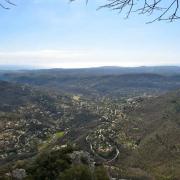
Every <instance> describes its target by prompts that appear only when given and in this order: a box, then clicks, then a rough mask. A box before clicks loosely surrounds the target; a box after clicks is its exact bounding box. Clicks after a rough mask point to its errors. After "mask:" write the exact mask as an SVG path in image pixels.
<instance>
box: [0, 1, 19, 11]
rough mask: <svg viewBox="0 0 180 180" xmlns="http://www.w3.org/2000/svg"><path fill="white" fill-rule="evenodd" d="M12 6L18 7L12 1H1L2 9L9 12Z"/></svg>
mask: <svg viewBox="0 0 180 180" xmlns="http://www.w3.org/2000/svg"><path fill="white" fill-rule="evenodd" d="M10 6H16V4H14V3H13V2H11V1H10V0H3V1H0V7H1V8H3V9H6V10H8V9H10Z"/></svg>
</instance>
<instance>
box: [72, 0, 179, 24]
mask: <svg viewBox="0 0 180 180" xmlns="http://www.w3.org/2000/svg"><path fill="white" fill-rule="evenodd" d="M70 1H75V0H70ZM104 1H106V2H105V3H104V5H102V6H100V7H99V8H98V10H99V9H102V8H109V9H111V10H116V11H118V12H120V13H121V12H122V11H126V15H125V17H126V18H128V17H129V16H130V15H131V14H132V13H138V14H141V15H148V16H151V15H152V16H154V17H155V18H154V19H153V20H152V21H150V22H149V23H152V22H155V21H161V20H165V21H170V22H172V21H174V20H177V19H180V12H179V1H180V0H104ZM86 2H88V0H86Z"/></svg>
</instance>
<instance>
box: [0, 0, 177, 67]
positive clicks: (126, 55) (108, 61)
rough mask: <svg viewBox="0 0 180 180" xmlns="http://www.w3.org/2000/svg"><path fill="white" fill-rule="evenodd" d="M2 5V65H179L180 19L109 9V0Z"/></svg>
mask: <svg viewBox="0 0 180 180" xmlns="http://www.w3.org/2000/svg"><path fill="white" fill-rule="evenodd" d="M0 1H1V2H3V0H0ZM12 1H13V2H14V3H16V4H17V7H12V9H11V10H8V11H7V10H3V9H0V64H3V65H4V64H6V65H15V64H16V65H33V66H41V67H70V68H72V67H92V66H141V65H180V21H177V22H175V23H167V22H156V23H153V24H148V25H147V24H146V22H147V21H149V20H152V18H153V17H147V16H138V15H136V16H133V15H132V16H131V17H130V19H128V20H125V19H124V14H118V12H113V11H110V10H107V9H102V10H99V11H97V10H96V8H97V7H98V6H99V5H102V4H103V2H105V0H90V1H89V4H88V5H87V6H86V4H85V0H77V1H76V2H74V3H69V2H68V0H12Z"/></svg>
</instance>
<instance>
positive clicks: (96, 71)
mask: <svg viewBox="0 0 180 180" xmlns="http://www.w3.org/2000/svg"><path fill="white" fill-rule="evenodd" d="M0 70H9V71H11V70H32V72H33V73H43V74H46V73H50V72H51V73H53V74H54V73H55V74H68V75H75V74H76V75H77V74H78V75H80V74H81V75H109V74H129V73H133V74H134V73H155V74H163V75H172V74H180V66H140V67H118V66H104V67H94V68H75V69H63V68H54V69H40V68H39V67H35V66H25V65H22V66H16V65H7V66H6V65H0Z"/></svg>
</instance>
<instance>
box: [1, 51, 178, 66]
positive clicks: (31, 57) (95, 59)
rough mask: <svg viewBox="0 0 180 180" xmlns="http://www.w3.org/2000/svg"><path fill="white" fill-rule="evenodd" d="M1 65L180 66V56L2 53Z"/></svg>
mask: <svg viewBox="0 0 180 180" xmlns="http://www.w3.org/2000/svg"><path fill="white" fill-rule="evenodd" d="M0 64H6V65H31V66H42V67H50V68H51V67H52V68H53V67H64V68H75V67H95V66H144V65H180V54H179V53H176V54H175V53H173V52H166V53H164V52H163V53H162V52H158V51H157V52H156V51H150V50H149V51H148V50H142V51H137V50H133V51H130V50H129V51H127V50H123V49H122V50H117V49H116V50H110V49H101V50H95V49H91V50H86V49H83V50H51V49H49V50H48V49H46V50H39V51H14V52H0Z"/></svg>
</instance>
